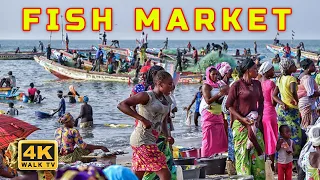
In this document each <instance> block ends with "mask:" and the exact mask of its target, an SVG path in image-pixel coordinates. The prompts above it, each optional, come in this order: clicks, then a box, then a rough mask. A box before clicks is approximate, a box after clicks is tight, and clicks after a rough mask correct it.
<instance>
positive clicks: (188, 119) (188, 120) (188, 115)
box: [186, 110, 193, 126]
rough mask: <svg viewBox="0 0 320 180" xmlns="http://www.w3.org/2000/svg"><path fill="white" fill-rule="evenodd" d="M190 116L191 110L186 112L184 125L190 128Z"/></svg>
mask: <svg viewBox="0 0 320 180" xmlns="http://www.w3.org/2000/svg"><path fill="white" fill-rule="evenodd" d="M192 114H193V113H192V111H191V110H189V111H187V118H186V125H187V126H191V118H192Z"/></svg>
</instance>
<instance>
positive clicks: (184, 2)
mask: <svg viewBox="0 0 320 180" xmlns="http://www.w3.org/2000/svg"><path fill="white" fill-rule="evenodd" d="M306 2H307V3H306ZM1 4H2V5H1V6H0V22H1V24H2V25H1V27H0V39H31V40H32V39H34V40H38V39H48V38H49V37H50V32H47V31H46V24H47V23H48V17H47V15H46V13H45V12H46V11H45V10H46V8H48V7H58V8H60V12H61V13H63V15H64V13H65V10H66V9H68V8H71V7H82V8H84V9H85V15H84V17H85V18H86V21H87V27H86V29H85V30H84V31H83V32H68V35H69V38H70V39H74V40H95V39H98V38H99V33H97V32H92V30H91V8H93V7H100V8H101V10H102V9H103V8H106V7H111V8H113V31H112V32H108V33H107V35H108V39H118V40H126V39H127V40H131V39H136V38H138V39H139V38H140V34H141V32H136V31H135V30H134V9H135V8H136V7H143V8H144V9H145V11H146V12H150V10H151V8H153V7H159V8H161V25H160V26H161V31H160V32H153V31H152V29H151V28H146V29H144V32H146V33H148V39H155V40H162V39H165V38H166V37H168V38H169V39H172V40H173V39H175V40H207V39H212V40H215V39H217V40H265V39H273V38H274V37H275V35H276V33H277V17H276V16H274V15H272V14H271V9H272V8H274V7H289V8H292V15H290V16H288V17H287V30H286V32H281V33H280V37H279V38H280V39H291V31H292V30H294V31H295V39H310V40H313V39H320V33H319V32H318V31H319V29H320V23H318V20H319V17H320V14H319V13H318V11H319V10H318V8H319V7H320V6H319V5H320V1H319V0H308V1H305V2H303V1H301V0H283V1H280V0H267V1H257V0H219V1H217V0H198V1H194V0H158V1H155V0H149V1H146V0H134V1H132V0H117V1H110V0H109V1H107V0H90V1H88V0H77V1H75V0H67V1H66V0H54V1H48V0H14V1H12V0H11V1H4V0H3V1H2V2H1ZM25 7H41V8H42V15H41V16H40V23H39V24H37V25H32V29H31V31H30V32H23V31H22V8H25ZM176 7H179V8H182V9H183V11H184V14H185V16H186V19H187V21H188V23H189V28H190V31H189V32H182V31H181V30H180V29H179V28H178V29H176V30H175V31H174V32H167V31H165V27H166V24H167V22H168V19H169V17H170V14H171V11H172V9H173V8H176ZM197 7H209V8H213V9H214V10H215V11H216V22H215V28H216V31H214V32H208V31H207V30H206V29H204V30H203V31H202V32H195V31H194V30H193V29H194V18H193V16H194V15H193V11H194V8H197ZM225 7H226V8H231V9H233V8H236V7H240V8H243V11H242V13H241V15H240V17H239V21H240V24H241V26H242V28H243V31H242V32H235V31H234V30H233V29H232V30H231V31H230V32H223V31H222V30H221V29H222V27H221V18H222V17H221V9H222V8H225ZM249 7H263V8H267V9H268V14H267V15H266V24H267V25H268V30H267V31H266V32H249V31H248V29H247V23H248V20H247V19H248V18H247V12H248V8H249ZM63 20H64V19H63ZM59 22H61V19H59ZM65 23H66V22H65V20H64V24H65ZM52 39H57V40H59V39H61V32H54V33H53V34H52Z"/></svg>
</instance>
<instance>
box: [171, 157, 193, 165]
mask: <svg viewBox="0 0 320 180" xmlns="http://www.w3.org/2000/svg"><path fill="white" fill-rule="evenodd" d="M194 160H195V158H194V157H182V158H177V159H173V162H174V164H175V165H194Z"/></svg>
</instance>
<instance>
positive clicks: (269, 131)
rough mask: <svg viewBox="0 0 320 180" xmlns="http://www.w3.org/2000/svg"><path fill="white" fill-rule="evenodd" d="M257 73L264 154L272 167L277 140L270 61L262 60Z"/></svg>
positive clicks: (272, 71)
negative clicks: (261, 105) (259, 88)
mask: <svg viewBox="0 0 320 180" xmlns="http://www.w3.org/2000/svg"><path fill="white" fill-rule="evenodd" d="M259 74H260V75H261V76H262V77H261V79H260V82H261V87H262V92H263V98H264V108H263V118H262V124H263V137H264V143H265V151H266V155H268V156H269V158H270V160H271V161H272V164H271V166H272V168H273V169H274V154H275V153H276V145H277V140H278V122H277V112H276V109H275V105H276V103H274V101H273V98H272V97H273V96H272V94H273V91H274V89H275V88H276V85H275V83H274V82H273V81H272V80H271V78H273V77H274V67H273V65H272V63H271V62H269V61H268V62H264V63H263V64H262V65H261V66H260V69H259Z"/></svg>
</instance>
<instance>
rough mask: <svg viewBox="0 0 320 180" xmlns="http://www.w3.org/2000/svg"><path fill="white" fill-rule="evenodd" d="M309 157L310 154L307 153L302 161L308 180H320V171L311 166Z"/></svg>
mask: <svg viewBox="0 0 320 180" xmlns="http://www.w3.org/2000/svg"><path fill="white" fill-rule="evenodd" d="M309 156H310V152H308V153H306V154H305V156H304V157H303V159H302V161H301V164H302V169H303V171H304V172H306V180H320V169H316V168H314V167H312V166H311V165H310V162H309Z"/></svg>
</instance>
